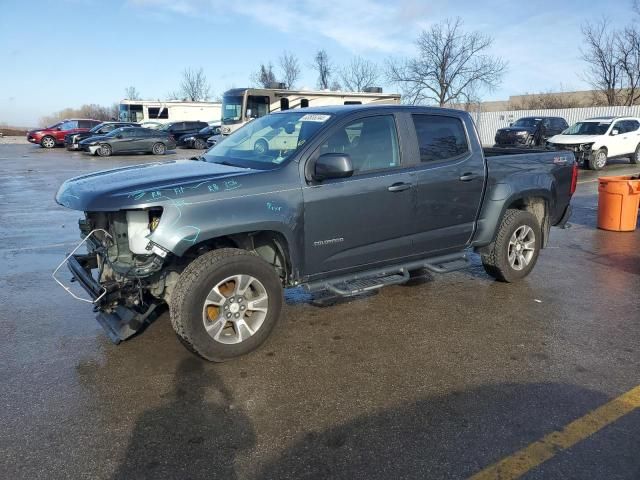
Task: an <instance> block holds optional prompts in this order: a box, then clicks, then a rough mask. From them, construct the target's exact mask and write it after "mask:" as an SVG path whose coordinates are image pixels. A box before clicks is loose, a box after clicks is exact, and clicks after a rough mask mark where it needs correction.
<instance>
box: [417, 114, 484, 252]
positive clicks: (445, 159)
mask: <svg viewBox="0 0 640 480" xmlns="http://www.w3.org/2000/svg"><path fill="white" fill-rule="evenodd" d="M411 124H412V126H413V132H415V135H416V137H415V138H416V142H417V149H418V152H416V154H417V155H416V157H417V158H418V159H419V160H418V161H419V164H418V165H417V167H416V169H415V177H416V184H417V196H416V215H415V218H414V221H413V227H414V232H413V236H412V238H413V248H414V250H415V251H416V252H418V253H427V252H428V253H437V252H441V253H443V254H444V253H447V251H448V250H450V251H455V250H460V249H462V248H464V247H465V246H466V245H467V244H468V243H469V241H470V240H471V236H472V235H473V231H474V228H475V221H476V218H477V216H478V211H479V208H480V203H481V201H482V194H483V191H484V182H485V177H486V174H485V165H484V156H483V153H482V149H481V147H480V145H479V144H478V142H477V140H475V138H476V137H475V132H474V130H473V126H472V125H471V124H468V125H466V124H465V123H464V122H463V121H462V120H461V119H460V118H459V117H457V116H455V115H445V114H443V115H433V114H412V115H411ZM410 130H411V129H410ZM472 139H473V143H472Z"/></svg>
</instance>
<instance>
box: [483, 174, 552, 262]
mask: <svg viewBox="0 0 640 480" xmlns="http://www.w3.org/2000/svg"><path fill="white" fill-rule="evenodd" d="M537 178H539V179H543V178H545V177H537ZM546 182H547V184H548V188H544V187H543V186H542V185H540V186H537V187H530V188H527V189H524V190H520V191H515V189H514V188H513V186H512V185H510V184H504V183H503V184H496V185H495V186H494V187H492V188H491V192H489V193H488V194H487V196H486V197H485V202H484V205H483V207H482V210H481V212H480V217H479V218H478V223H477V227H476V234H475V235H474V239H473V241H472V243H471V246H472V247H475V248H478V249H481V248H482V247H486V246H487V245H490V244H491V243H492V242H493V241H494V239H495V236H496V234H497V232H498V228H499V227H500V223H501V222H502V218H503V217H504V214H505V213H506V211H507V210H508V209H509V208H519V209H521V210H528V211H532V213H534V215H536V216H537V217H538V219H540V214H539V212H536V211H533V209H531V208H527V207H526V206H527V205H528V204H530V203H531V202H530V201H531V199H541V200H543V201H544V203H545V209H544V216H543V221H542V222H541V223H540V227H541V229H542V234H543V241H542V245H543V247H544V246H546V243H547V239H548V231H549V227H550V222H549V214H550V211H549V206H550V205H553V204H554V202H555V186H554V182H553V181H552V180H551V179H550V177H548V176H547V177H546Z"/></svg>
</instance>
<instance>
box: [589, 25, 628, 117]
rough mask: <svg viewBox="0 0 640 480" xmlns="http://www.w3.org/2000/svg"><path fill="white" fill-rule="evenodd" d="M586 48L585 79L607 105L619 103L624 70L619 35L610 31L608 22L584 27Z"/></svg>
mask: <svg viewBox="0 0 640 480" xmlns="http://www.w3.org/2000/svg"><path fill="white" fill-rule="evenodd" d="M582 35H583V37H584V44H585V48H584V49H583V50H582V59H583V60H584V61H585V62H586V63H587V65H588V67H587V71H586V72H585V79H586V80H587V81H588V82H589V83H590V84H591V86H592V87H593V89H594V90H596V91H597V92H599V93H601V94H602V95H603V96H604V98H605V99H606V103H607V105H616V104H617V103H618V97H619V88H620V84H621V80H622V75H623V69H622V67H621V65H620V59H619V57H618V53H617V51H616V47H617V45H616V43H617V35H616V34H615V33H614V32H611V31H609V26H608V22H607V20H605V19H603V20H601V21H600V22H598V23H595V24H592V23H585V24H584V25H582Z"/></svg>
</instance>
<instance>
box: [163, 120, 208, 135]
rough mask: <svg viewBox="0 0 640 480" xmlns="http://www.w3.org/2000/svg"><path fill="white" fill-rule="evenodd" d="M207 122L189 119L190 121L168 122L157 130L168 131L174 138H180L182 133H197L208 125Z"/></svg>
mask: <svg viewBox="0 0 640 480" xmlns="http://www.w3.org/2000/svg"><path fill="white" fill-rule="evenodd" d="M208 126H209V124H208V123H207V122H199V121H190V122H170V123H167V124H165V125H164V126H162V127H160V128H159V130H161V131H163V132H166V133H170V134H171V135H173V136H174V137H175V138H180V137H181V136H183V135H189V134H191V135H193V134H195V133H198V132H199V131H200V130H202V129H203V128H205V127H208Z"/></svg>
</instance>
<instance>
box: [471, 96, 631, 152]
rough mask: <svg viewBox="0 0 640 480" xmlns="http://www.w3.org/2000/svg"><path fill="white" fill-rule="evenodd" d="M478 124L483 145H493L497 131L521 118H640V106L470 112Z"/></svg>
mask: <svg viewBox="0 0 640 480" xmlns="http://www.w3.org/2000/svg"><path fill="white" fill-rule="evenodd" d="M469 113H470V114H471V116H472V117H473V119H474V121H475V122H476V126H477V128H478V133H479V135H480V141H481V142H482V144H483V145H493V143H494V137H495V134H496V130H498V129H499V128H503V127H508V126H509V124H510V123H511V122H515V121H516V120H517V119H518V118H521V117H535V116H545V117H562V118H564V119H565V120H566V121H567V123H568V124H569V125H572V124H574V123H575V122H578V121H580V120H584V119H585V118H591V117H602V116H610V115H615V116H625V115H628V116H634V117H640V105H634V106H633V107H589V108H562V109H556V110H513V111H508V112H481V111H475V112H474V111H470V112H469Z"/></svg>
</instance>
